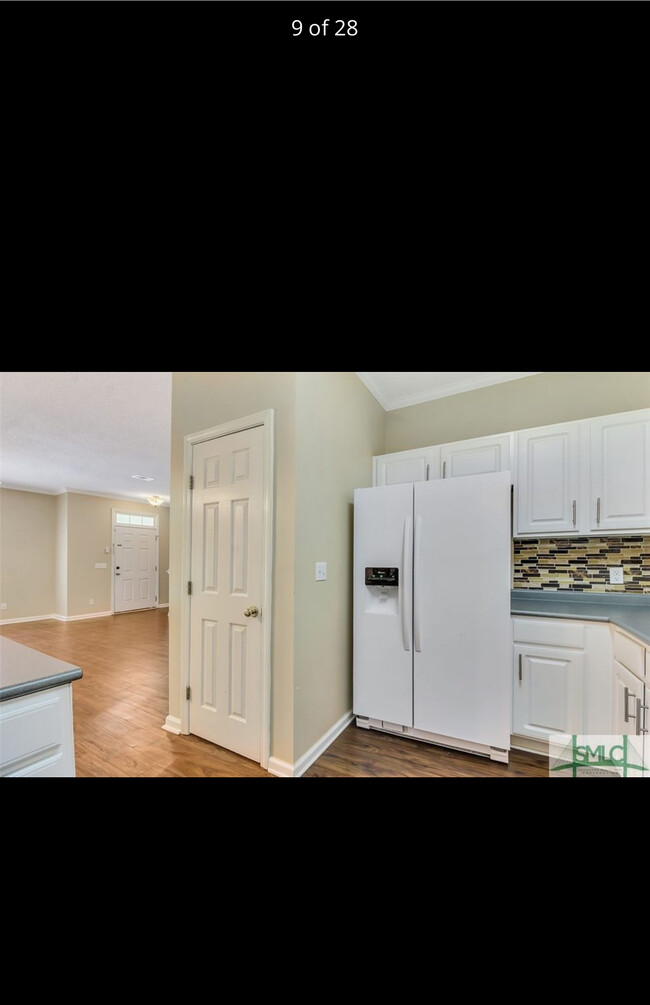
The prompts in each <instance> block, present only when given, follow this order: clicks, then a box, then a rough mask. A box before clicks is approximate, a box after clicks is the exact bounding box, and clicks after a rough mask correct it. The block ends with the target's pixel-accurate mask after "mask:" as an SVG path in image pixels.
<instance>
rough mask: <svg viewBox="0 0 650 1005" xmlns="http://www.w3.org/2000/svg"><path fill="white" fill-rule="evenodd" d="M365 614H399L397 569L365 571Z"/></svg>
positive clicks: (383, 568) (385, 568)
mask: <svg viewBox="0 0 650 1005" xmlns="http://www.w3.org/2000/svg"><path fill="white" fill-rule="evenodd" d="M366 588H367V589H366V614H388V615H391V614H392V615H398V614H399V569H395V568H387V567H382V568H373V569H366Z"/></svg>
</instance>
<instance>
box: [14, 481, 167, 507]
mask: <svg viewBox="0 0 650 1005" xmlns="http://www.w3.org/2000/svg"><path fill="white" fill-rule="evenodd" d="M0 488H3V489H6V490H7V492H32V493H33V494H34V495H37V496H65V495H71V496H90V497H91V498H92V499H109V500H110V499H117V500H119V501H120V502H131V503H140V504H141V505H142V506H146V505H149V506H151V503H150V502H149V500H148V499H147V498H146V497H145V498H143V497H142V496H127V495H120V494H119V493H118V494H116V495H108V496H107V495H105V494H104V493H102V492H88V491H87V490H86V489H35V488H33V487H29V486H27V485H0ZM151 508H152V509H154V508H155V509H169V508H170V503H168V502H164V503H163V504H162V506H157V507H154V506H151Z"/></svg>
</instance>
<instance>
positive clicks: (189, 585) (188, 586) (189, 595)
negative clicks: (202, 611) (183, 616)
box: [187, 583, 192, 597]
mask: <svg viewBox="0 0 650 1005" xmlns="http://www.w3.org/2000/svg"><path fill="white" fill-rule="evenodd" d="M187 595H188V597H191V596H192V584H191V583H188V584H187Z"/></svg>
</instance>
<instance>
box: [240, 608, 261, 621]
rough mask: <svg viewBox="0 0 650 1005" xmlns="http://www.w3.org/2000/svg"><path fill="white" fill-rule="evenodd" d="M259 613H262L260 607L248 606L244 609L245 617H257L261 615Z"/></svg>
mask: <svg viewBox="0 0 650 1005" xmlns="http://www.w3.org/2000/svg"><path fill="white" fill-rule="evenodd" d="M259 613H260V611H259V607H248V608H247V609H246V610H245V611H244V617H245V618H257V617H259Z"/></svg>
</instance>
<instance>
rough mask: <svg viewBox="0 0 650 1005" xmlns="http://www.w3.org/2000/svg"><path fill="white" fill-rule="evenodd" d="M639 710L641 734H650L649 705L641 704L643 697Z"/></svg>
mask: <svg viewBox="0 0 650 1005" xmlns="http://www.w3.org/2000/svg"><path fill="white" fill-rule="evenodd" d="M637 712H638V714H639V736H647V735H648V706H647V705H642V704H641V699H639V704H638V707H637Z"/></svg>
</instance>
